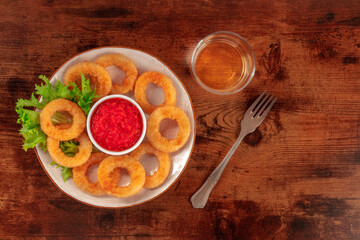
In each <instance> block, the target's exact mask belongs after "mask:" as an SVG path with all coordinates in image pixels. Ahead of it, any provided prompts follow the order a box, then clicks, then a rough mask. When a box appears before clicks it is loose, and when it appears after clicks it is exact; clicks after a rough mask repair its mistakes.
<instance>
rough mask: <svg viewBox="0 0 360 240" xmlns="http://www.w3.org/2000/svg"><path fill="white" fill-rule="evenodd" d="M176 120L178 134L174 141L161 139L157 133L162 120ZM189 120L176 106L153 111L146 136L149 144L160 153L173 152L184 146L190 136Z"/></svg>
mask: <svg viewBox="0 0 360 240" xmlns="http://www.w3.org/2000/svg"><path fill="white" fill-rule="evenodd" d="M166 118H169V119H172V120H176V122H177V124H178V126H179V132H178V134H177V136H176V138H174V139H167V138H165V137H163V136H162V135H161V133H160V131H159V128H160V123H161V121H162V120H163V119H166ZM190 132H191V129H190V120H189V118H188V116H187V115H186V113H185V112H184V111H183V110H182V109H180V108H178V107H176V106H165V107H159V108H157V109H155V110H154V111H153V112H152V113H151V114H150V116H149V119H148V126H147V132H146V136H147V138H148V140H149V142H150V144H151V145H152V146H153V147H154V148H156V149H157V150H159V151H162V152H175V151H177V150H179V149H180V148H181V147H182V146H184V145H185V143H186V142H187V140H188V138H189V136H190Z"/></svg>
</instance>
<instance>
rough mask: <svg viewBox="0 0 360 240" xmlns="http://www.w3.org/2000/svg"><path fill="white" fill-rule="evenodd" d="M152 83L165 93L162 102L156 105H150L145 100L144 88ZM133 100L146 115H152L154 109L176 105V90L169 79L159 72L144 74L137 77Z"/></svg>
mask: <svg viewBox="0 0 360 240" xmlns="http://www.w3.org/2000/svg"><path fill="white" fill-rule="evenodd" d="M149 83H154V84H156V85H158V86H159V87H161V88H162V89H163V91H164V93H165V99H164V101H163V102H162V103H161V104H159V105H157V106H154V105H151V104H150V103H149V101H148V99H147V98H146V87H147V85H148V84H149ZM134 95H135V100H136V102H137V103H138V104H139V105H140V106H141V108H142V109H143V110H144V112H146V113H147V114H150V113H152V112H153V111H154V110H155V109H156V108H158V107H162V106H168V105H175V104H176V90H175V88H174V86H173V84H172V81H171V79H170V78H168V77H167V76H165V75H164V74H162V73H159V72H145V73H143V74H141V75H140V76H139V78H138V79H137V80H136V83H135V91H134Z"/></svg>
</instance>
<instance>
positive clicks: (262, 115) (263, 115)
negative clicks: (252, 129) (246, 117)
mask: <svg viewBox="0 0 360 240" xmlns="http://www.w3.org/2000/svg"><path fill="white" fill-rule="evenodd" d="M276 100H277V98H275V99H274V100H273V101H272V102H271V103H270V105H269V106H268V107H267V108H266V109H265V111H264V113H262V114H261V115H260V117H261V118H262V120H264V118H265V117H266V115H267V114H268V113H269V112H270V110H271V108H272V106H273V105H274V103H275V102H276Z"/></svg>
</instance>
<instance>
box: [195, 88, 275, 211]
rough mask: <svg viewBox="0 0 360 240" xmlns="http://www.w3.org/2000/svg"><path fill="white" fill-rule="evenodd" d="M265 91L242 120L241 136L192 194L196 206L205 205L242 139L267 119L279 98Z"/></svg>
mask: <svg viewBox="0 0 360 240" xmlns="http://www.w3.org/2000/svg"><path fill="white" fill-rule="evenodd" d="M265 93H266V91H264V92H263V93H262V94H261V95H260V96H259V97H258V98H257V99H256V100H255V102H254V103H253V104H251V106H250V107H249V109H248V110H247V111H246V113H245V114H244V118H243V119H242V121H241V131H240V134H239V137H238V138H237V139H236V141H235V143H234V145H233V146H232V148H231V149H230V151H229V152H228V153H227V154H226V156H225V157H224V159H223V160H222V161H221V162H220V164H219V165H218V166H217V167H216V168H215V170H214V171H213V172H212V173H211V174H210V176H209V177H208V178H207V179H206V181H205V182H204V184H203V185H202V186H201V187H200V188H199V190H197V191H196V193H194V195H192V197H191V199H190V201H191V203H192V205H193V207H194V208H203V207H205V205H206V202H207V200H208V198H209V196H210V193H211V191H212V190H213V188H214V187H215V185H216V183H217V182H218V181H219V179H220V177H221V174H222V172H223V171H224V169H225V167H226V165H227V164H228V162H229V160H230V158H231V157H232V155H233V154H234V152H235V150H236V149H237V147H238V146H239V144H240V143H241V141H242V140H243V139H244V137H245V136H246V135H247V134H249V133H252V132H253V131H255V129H256V128H257V127H258V126H259V125H260V124H261V123H262V121H263V120H264V119H265V117H266V115H267V114H268V113H269V111H270V109H271V108H272V106H273V105H274V103H275V101H276V99H277V98H275V99H273V96H272V95H270V94H266V95H265ZM264 95H265V96H264ZM272 99H273V100H272ZM271 100H272V101H271Z"/></svg>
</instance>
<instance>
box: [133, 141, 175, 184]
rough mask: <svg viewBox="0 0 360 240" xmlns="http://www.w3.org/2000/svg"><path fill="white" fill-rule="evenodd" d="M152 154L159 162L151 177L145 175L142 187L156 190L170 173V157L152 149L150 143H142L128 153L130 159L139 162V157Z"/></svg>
mask: <svg viewBox="0 0 360 240" xmlns="http://www.w3.org/2000/svg"><path fill="white" fill-rule="evenodd" d="M146 153H147V154H149V153H151V154H154V155H155V157H156V158H157V159H158V161H159V167H158V169H157V170H156V172H155V173H154V174H153V175H147V176H146V180H145V184H144V187H145V188H156V187H158V186H159V185H161V184H162V183H163V182H164V181H165V179H166V178H167V176H168V175H169V171H170V165H171V163H170V156H169V154H168V153H164V152H160V151H158V150H156V149H155V148H153V147H152V146H151V144H150V143H142V144H140V146H139V147H138V148H136V149H135V150H134V151H132V152H131V153H130V157H132V158H134V159H135V160H137V161H139V160H140V158H141V156H142V155H144V154H146Z"/></svg>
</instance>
